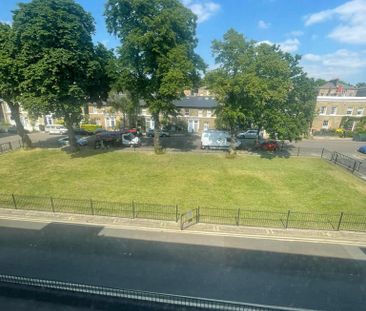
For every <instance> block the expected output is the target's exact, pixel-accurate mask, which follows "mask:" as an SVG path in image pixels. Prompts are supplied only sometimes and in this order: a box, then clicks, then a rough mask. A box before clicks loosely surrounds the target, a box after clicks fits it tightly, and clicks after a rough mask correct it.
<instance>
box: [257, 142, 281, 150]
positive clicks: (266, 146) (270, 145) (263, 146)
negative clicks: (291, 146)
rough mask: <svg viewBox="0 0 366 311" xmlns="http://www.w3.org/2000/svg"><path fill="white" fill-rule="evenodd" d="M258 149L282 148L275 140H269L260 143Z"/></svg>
mask: <svg viewBox="0 0 366 311" xmlns="http://www.w3.org/2000/svg"><path fill="white" fill-rule="evenodd" d="M258 149H262V150H266V151H277V150H279V149H280V144H279V143H278V142H277V141H275V140H267V141H264V142H262V143H260V144H259V145H258Z"/></svg>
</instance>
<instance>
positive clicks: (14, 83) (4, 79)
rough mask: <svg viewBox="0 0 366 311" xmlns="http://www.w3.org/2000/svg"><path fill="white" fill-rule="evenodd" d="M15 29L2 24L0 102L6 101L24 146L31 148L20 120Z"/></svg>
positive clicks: (0, 40) (19, 79) (0, 29)
mask: <svg viewBox="0 0 366 311" xmlns="http://www.w3.org/2000/svg"><path fill="white" fill-rule="evenodd" d="M13 35H14V33H13V29H12V27H11V26H10V25H7V24H3V23H0V100H1V99H2V100H4V101H5V102H6V103H7V104H8V106H9V108H10V111H11V116H12V118H13V120H14V121H15V124H16V127H17V132H18V134H19V136H20V137H21V138H22V142H23V145H25V146H26V147H31V146H32V142H31V140H30V138H29V136H28V135H27V133H26V132H25V130H24V126H23V124H22V122H21V120H20V105H19V98H20V95H21V92H20V85H19V84H20V81H21V74H20V71H19V66H18V62H17V60H16V49H15V42H14V40H13V38H14V37H13Z"/></svg>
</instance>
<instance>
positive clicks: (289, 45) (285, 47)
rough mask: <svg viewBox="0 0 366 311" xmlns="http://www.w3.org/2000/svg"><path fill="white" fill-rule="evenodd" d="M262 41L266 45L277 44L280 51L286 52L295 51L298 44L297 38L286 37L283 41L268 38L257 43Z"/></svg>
mask: <svg viewBox="0 0 366 311" xmlns="http://www.w3.org/2000/svg"><path fill="white" fill-rule="evenodd" d="M262 43H265V44H268V45H273V44H276V45H279V46H280V49H281V50H282V51H284V52H288V53H293V52H296V51H297V50H298V49H299V46H300V41H299V40H298V39H297V38H294V39H287V40H285V41H283V42H279V43H274V42H271V41H269V40H263V41H259V42H258V43H257V44H262Z"/></svg>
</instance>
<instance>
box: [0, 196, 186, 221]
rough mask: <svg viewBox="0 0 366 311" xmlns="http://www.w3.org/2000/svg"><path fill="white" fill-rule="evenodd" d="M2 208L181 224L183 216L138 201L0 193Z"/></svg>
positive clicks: (175, 208) (168, 208) (174, 209)
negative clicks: (109, 200)
mask: <svg viewBox="0 0 366 311" xmlns="http://www.w3.org/2000/svg"><path fill="white" fill-rule="evenodd" d="M0 207H3V208H13V209H22V210H36V211H46V212H53V213H74V214H84V215H97V216H110V217H121V218H142V219H155V220H168V221H169V220H170V221H175V222H178V220H179V217H180V214H179V207H178V205H161V204H148V203H139V202H135V201H131V202H124V203H123V202H106V201H98V200H92V199H89V200H88V199H86V200H81V199H66V198H57V197H40V196H29V195H18V194H0Z"/></svg>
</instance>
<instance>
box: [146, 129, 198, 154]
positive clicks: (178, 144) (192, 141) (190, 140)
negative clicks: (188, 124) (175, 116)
mask: <svg viewBox="0 0 366 311" xmlns="http://www.w3.org/2000/svg"><path fill="white" fill-rule="evenodd" d="M160 143H161V145H162V147H163V149H169V150H172V151H181V152H188V151H194V150H197V149H199V148H200V137H199V136H198V135H195V134H188V133H186V134H182V135H174V134H173V135H172V136H170V137H161V138H160ZM153 147H154V139H153V138H152V137H144V138H143V139H142V149H145V148H151V149H152V148H153Z"/></svg>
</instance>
